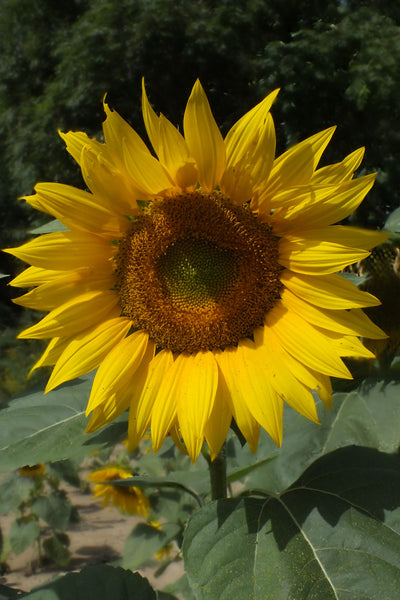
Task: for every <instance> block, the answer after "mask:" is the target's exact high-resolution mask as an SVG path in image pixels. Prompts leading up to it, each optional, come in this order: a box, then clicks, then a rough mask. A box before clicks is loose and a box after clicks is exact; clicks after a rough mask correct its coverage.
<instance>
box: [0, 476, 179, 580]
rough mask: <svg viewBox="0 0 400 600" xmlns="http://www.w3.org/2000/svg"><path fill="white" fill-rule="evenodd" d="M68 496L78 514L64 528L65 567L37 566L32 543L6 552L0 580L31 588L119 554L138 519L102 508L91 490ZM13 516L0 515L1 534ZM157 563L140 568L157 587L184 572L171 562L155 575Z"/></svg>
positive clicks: (73, 491)
mask: <svg viewBox="0 0 400 600" xmlns="http://www.w3.org/2000/svg"><path fill="white" fill-rule="evenodd" d="M68 497H69V499H70V501H71V502H72V504H73V506H74V507H76V509H77V510H78V513H79V517H80V520H79V522H78V523H73V524H71V525H70V527H69V528H68V530H67V533H68V536H69V538H70V541H71V544H70V551H71V553H72V561H71V564H70V567H69V569H68V571H65V570H62V569H60V568H58V567H57V566H55V565H46V564H44V565H42V566H39V567H37V565H35V563H36V554H35V549H34V548H33V547H32V548H28V549H27V550H26V551H25V552H23V553H22V554H20V555H19V556H14V555H11V556H9V558H8V559H7V565H8V567H9V571H8V573H6V574H5V575H4V576H3V577H0V583H1V584H3V585H7V586H10V587H15V588H17V589H21V590H23V591H31V590H32V588H34V587H36V586H38V585H40V584H42V583H45V582H47V581H49V580H50V579H53V578H54V577H57V576H58V575H63V574H65V573H67V572H70V571H75V570H80V569H82V568H83V567H84V566H87V565H94V564H98V563H102V562H109V561H113V560H116V559H118V558H119V557H120V556H121V555H122V552H123V549H124V545H125V539H126V538H127V536H128V535H129V533H130V531H131V530H132V529H133V527H134V525H135V524H136V523H137V522H138V520H139V519H138V518H137V517H132V516H125V515H122V514H121V513H120V512H119V511H118V510H117V509H116V508H114V507H110V508H108V507H106V508H102V507H101V506H100V503H99V502H97V501H95V500H94V499H93V497H92V496H91V495H90V494H82V493H81V492H79V491H77V490H75V489H72V488H71V489H70V490H68ZM13 519H14V517H8V516H5V517H0V527H1V530H2V532H3V535H4V536H7V535H8V532H9V528H10V525H11V522H12V521H13ZM157 566H158V563H157V562H156V561H153V562H152V563H149V566H147V567H146V568H144V569H141V571H140V572H141V574H142V575H143V576H144V577H147V578H148V579H149V581H150V583H151V584H152V585H153V586H154V587H155V588H156V589H162V588H163V587H164V586H166V585H167V584H168V583H171V582H173V581H175V580H176V579H178V578H179V577H180V576H181V575H182V573H183V567H182V564H181V563H173V564H171V565H170V566H169V567H168V568H167V569H166V570H165V571H164V572H163V573H162V575H160V576H159V577H156V576H155V571H156V569H157Z"/></svg>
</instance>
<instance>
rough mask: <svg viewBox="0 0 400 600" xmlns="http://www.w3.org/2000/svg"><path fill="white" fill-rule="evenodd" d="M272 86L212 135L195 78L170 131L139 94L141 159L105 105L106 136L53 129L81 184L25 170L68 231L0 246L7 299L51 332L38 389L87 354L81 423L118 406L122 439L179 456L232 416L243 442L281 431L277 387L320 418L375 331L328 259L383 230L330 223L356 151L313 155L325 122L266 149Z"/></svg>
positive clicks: (354, 198)
mask: <svg viewBox="0 0 400 600" xmlns="http://www.w3.org/2000/svg"><path fill="white" fill-rule="evenodd" d="M277 94H278V90H275V91H274V92H272V93H271V94H269V95H268V96H267V97H266V98H265V99H264V100H262V101H261V102H260V103H259V104H257V105H256V106H255V107H254V108H253V109H251V110H250V111H249V112H248V113H246V114H245V115H244V116H243V117H242V118H241V119H239V121H238V122H237V123H236V124H235V125H233V127H232V128H231V130H230V131H229V132H228V134H227V136H226V137H225V139H224V138H223V137H222V135H221V133H220V130H219V128H218V126H217V124H216V122H215V120H214V117H213V115H212V112H211V108H210V105H209V103H208V100H207V97H206V95H205V92H204V90H203V88H202V86H201V84H200V82H199V81H197V82H196V83H195V85H194V87H193V90H192V92H191V94H190V97H189V99H188V102H187V106H186V110H185V113H184V118H183V134H182V133H181V132H180V130H179V129H177V128H176V127H174V126H173V125H172V123H171V122H170V121H168V120H167V119H166V118H165V117H164V116H163V115H162V114H161V115H160V116H158V115H157V114H156V113H155V111H154V110H153V108H152V107H151V105H150V103H149V101H148V99H147V95H146V92H145V89H144V86H143V95H142V110H143V118H144V122H145V126H146V130H147V134H148V137H149V139H150V142H151V144H152V146H153V150H154V153H155V155H157V158H156V157H155V156H154V154H153V153H151V152H150V150H149V149H148V148H147V146H146V145H145V143H144V142H143V141H142V140H141V138H140V137H139V135H138V134H137V133H136V132H135V131H134V130H133V129H132V128H131V127H130V126H129V125H128V123H127V122H126V121H124V119H123V118H122V117H121V116H120V115H119V114H118V113H117V112H115V111H113V110H110V108H109V107H108V105H107V104H105V105H104V109H105V113H106V120H105V122H104V124H103V133H104V143H100V142H98V141H96V140H94V139H90V138H89V137H88V136H87V135H86V134H85V133H82V132H68V133H66V134H64V133H62V134H61V137H62V138H63V139H64V140H65V142H66V144H67V150H68V151H69V152H70V154H71V155H72V156H73V157H74V158H75V159H76V161H77V162H78V163H79V165H80V167H81V170H82V174H83V177H84V179H85V183H86V185H87V187H88V188H89V190H90V192H87V191H83V190H79V189H76V188H73V187H71V186H68V185H64V184H60V183H39V184H37V185H36V187H35V191H36V194H35V195H33V196H29V197H27V198H26V201H27V202H28V203H29V204H30V205H31V206H33V207H34V208H36V209H38V210H41V211H43V212H46V213H49V214H51V215H53V216H54V217H56V218H57V219H59V220H60V221H61V222H62V223H63V224H64V225H65V226H66V227H67V228H68V231H62V232H59V233H50V234H46V235H42V236H40V237H38V238H36V239H34V240H32V241H30V242H28V243H26V244H24V245H23V246H21V247H20V248H16V249H8V250H7V251H8V252H10V253H11V254H13V255H15V256H17V257H19V258H21V259H22V260H24V261H26V262H27V263H30V264H31V265H32V266H31V267H30V268H28V269H27V270H26V271H25V272H24V273H22V274H21V275H19V276H18V277H17V278H16V279H14V281H13V285H16V286H21V287H33V286H36V287H35V289H33V290H31V291H29V292H28V293H27V294H25V295H24V296H22V297H21V298H18V299H17V300H16V302H17V303H18V304H21V305H22V306H27V307H30V308H34V309H38V310H41V311H43V310H48V311H50V312H49V314H48V315H47V316H45V317H44V318H43V319H42V320H41V321H40V322H39V323H37V324H36V325H34V326H32V327H29V328H28V329H26V330H25V331H23V332H22V333H21V334H20V336H19V337H21V338H49V339H50V342H49V345H48V347H47V349H46V351H45V352H44V354H43V356H42V357H41V358H40V360H39V361H38V362H37V363H36V365H35V366H34V368H36V367H39V366H45V365H54V369H53V372H52V375H51V377H50V380H49V382H48V385H47V388H46V391H49V390H51V389H53V388H54V387H56V386H58V385H60V384H61V383H63V382H65V381H68V380H70V379H73V378H75V377H79V376H80V375H82V374H84V373H87V372H89V371H91V370H93V369H96V368H98V370H97V373H96V377H95V379H94V383H93V386H92V391H91V395H90V398H89V402H88V406H87V414H88V415H89V413H91V418H90V422H89V424H88V427H87V431H94V430H96V429H98V428H99V427H102V426H103V425H105V424H107V423H109V422H110V421H112V420H113V419H115V418H116V417H118V416H119V415H120V414H121V413H123V412H124V411H125V410H127V409H129V426H128V437H129V450H130V451H131V450H133V449H134V448H135V447H136V446H137V445H138V443H139V441H140V440H141V439H142V438H143V436H144V435H145V433H146V432H147V431H148V430H149V429H150V431H151V438H152V443H153V449H154V451H157V450H158V449H159V448H160V447H161V445H162V444H163V442H164V440H165V438H166V436H167V435H171V436H172V437H173V438H174V440H175V441H176V443H177V445H178V446H180V447H182V448H183V447H184V448H186V450H187V452H188V454H189V455H190V458H191V460H192V461H195V460H196V459H197V457H198V455H199V453H200V450H201V448H202V445H203V442H204V440H205V441H206V442H207V444H208V446H209V449H210V453H211V457H212V458H214V457H215V456H216V455H217V454H218V452H219V450H220V449H221V447H222V444H223V443H224V440H225V438H226V435H227V432H228V430H229V427H230V424H231V421H232V418H234V419H235V421H236V424H237V426H238V427H239V429H240V430H241V432H242V434H243V436H244V437H245V438H246V440H247V442H248V444H249V446H250V448H251V450H252V451H255V450H256V448H257V444H258V438H259V433H260V427H263V428H264V429H265V430H266V431H267V432H268V433H269V434H270V435H271V437H272V439H273V440H274V441H275V442H276V444H278V445H280V444H281V442H282V423H283V407H284V402H285V403H287V404H289V405H290V406H291V407H292V408H294V409H295V410H297V411H298V412H300V413H301V414H302V415H304V416H305V417H307V418H309V419H311V420H313V421H315V422H318V415H317V411H316V407H315V402H314V396H313V393H312V392H313V391H316V392H317V393H318V395H319V397H320V398H321V400H322V401H323V402H324V403H325V404H326V406H327V407H328V408H329V407H330V404H331V399H332V389H331V384H330V376H334V377H343V378H348V379H351V377H352V376H351V373H350V372H349V370H348V368H347V367H346V365H345V364H344V362H343V360H342V358H343V357H348V356H350V357H372V356H373V354H372V352H370V351H369V350H367V349H366V348H365V347H364V346H363V345H362V343H361V342H360V340H359V336H362V337H367V338H374V339H382V338H383V337H385V334H384V333H383V332H382V331H381V330H380V329H379V328H378V327H377V326H375V325H374V324H373V323H372V322H371V321H370V319H369V318H368V317H367V316H366V315H365V314H364V313H363V312H362V310H361V309H362V307H367V306H374V305H377V304H379V302H378V301H377V300H376V298H374V297H373V296H372V295H371V294H368V293H367V292H363V291H361V290H359V289H357V288H356V287H355V286H354V285H352V284H351V283H350V282H348V281H346V280H345V279H344V278H343V277H341V276H340V275H337V274H336V273H337V271H340V270H342V269H343V268H345V267H346V266H347V265H350V264H352V263H355V262H357V261H359V260H361V259H363V258H365V257H366V256H368V255H369V249H370V248H372V247H373V246H375V245H377V244H380V243H382V242H383V241H384V240H385V239H386V238H387V236H386V234H382V233H379V232H375V231H365V230H362V229H359V228H355V227H345V226H342V225H335V223H338V222H340V221H342V220H343V219H345V218H346V217H347V216H349V215H350V214H351V213H352V212H353V211H354V210H355V209H356V208H357V207H358V206H359V204H360V203H361V202H362V200H363V198H364V197H365V195H366V194H367V192H368V191H369V190H370V188H371V187H372V185H373V183H374V175H365V176H363V177H359V178H356V179H354V178H353V177H354V173H355V171H356V169H357V168H358V167H359V165H360V163H361V161H362V157H363V153H364V150H363V149H362V148H360V149H359V150H356V151H355V152H353V153H351V154H350V155H349V156H347V157H345V158H344V159H343V160H342V161H341V162H339V163H337V164H333V165H327V166H324V167H322V168H318V163H319V161H320V159H321V156H322V154H323V152H324V150H325V148H326V146H327V145H328V143H329V141H330V139H331V137H332V135H333V133H334V129H335V128H334V127H331V128H329V129H326V130H325V131H321V132H320V133H316V134H314V135H312V136H311V137H309V138H308V139H306V140H304V141H302V142H300V143H299V144H297V145H295V146H293V147H292V148H290V149H289V150H288V151H287V152H285V153H284V154H282V155H281V156H279V157H277V158H275V129H274V123H273V119H272V116H271V114H270V108H271V106H272V104H273V102H274V100H275V98H276V96H277Z"/></svg>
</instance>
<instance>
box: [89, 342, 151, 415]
mask: <svg viewBox="0 0 400 600" xmlns="http://www.w3.org/2000/svg"><path fill="white" fill-rule="evenodd" d="M148 341H149V336H148V334H147V333H146V332H144V331H136V332H135V333H133V334H132V335H130V336H128V337H126V338H125V339H123V340H122V341H121V342H119V344H117V345H116V346H114V348H113V349H112V350H111V351H110V352H109V353H108V354H107V356H106V357H105V359H104V360H103V362H102V363H101V365H100V367H99V369H98V371H97V373H96V377H95V378H94V382H93V386H92V391H91V394H90V398H89V402H88V405H87V408H86V415H88V414H89V412H90V411H92V410H93V409H94V408H96V407H98V406H100V405H101V404H102V403H103V402H107V399H108V398H110V397H112V395H113V394H116V396H117V397H118V392H119V390H120V389H123V388H124V386H125V385H126V383H127V382H128V381H129V380H130V379H131V378H132V376H133V375H134V374H135V372H136V371H137V369H138V368H139V367H140V366H141V363H142V359H143V356H144V353H145V351H146V348H147V344H148ZM117 403H118V402H117Z"/></svg>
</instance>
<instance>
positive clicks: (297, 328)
mask: <svg viewBox="0 0 400 600" xmlns="http://www.w3.org/2000/svg"><path fill="white" fill-rule="evenodd" d="M265 326H266V327H270V328H271V329H272V331H273V332H274V333H275V334H276V336H277V337H278V338H279V340H280V342H281V344H282V346H283V347H284V348H285V349H286V350H287V352H289V353H290V354H291V355H292V356H294V358H296V359H297V360H299V361H300V362H302V363H303V364H305V365H306V366H308V367H310V368H311V369H314V370H315V371H319V372H320V373H323V374H324V375H330V376H335V377H342V378H344V379H352V376H351V373H350V372H349V370H348V369H347V367H346V366H345V365H344V363H343V362H342V360H341V359H340V357H339V355H338V354H337V352H336V351H335V349H334V348H332V346H331V344H330V343H329V339H328V337H327V336H325V335H323V334H322V333H320V331H318V330H317V329H316V328H315V327H313V326H312V325H310V324H309V323H307V322H306V321H304V319H302V318H301V317H299V316H298V315H297V314H296V313H294V312H291V311H288V310H287V309H286V308H285V307H284V306H283V305H282V304H281V303H279V304H277V305H276V306H275V307H274V308H273V309H272V310H271V311H270V312H269V313H267V316H266V318H265Z"/></svg>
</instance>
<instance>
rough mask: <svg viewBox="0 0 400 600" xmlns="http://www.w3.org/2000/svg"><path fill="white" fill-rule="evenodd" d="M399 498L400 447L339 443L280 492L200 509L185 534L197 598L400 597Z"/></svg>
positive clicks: (308, 599)
mask: <svg viewBox="0 0 400 600" xmlns="http://www.w3.org/2000/svg"><path fill="white" fill-rule="evenodd" d="M399 506H400V458H399V456H398V455H389V454H384V453H382V452H379V451H377V450H374V449H371V448H359V447H348V448H342V449H340V450H336V451H334V452H331V453H329V454H327V455H326V456H323V457H322V458H320V459H319V460H317V461H316V462H315V463H314V464H313V465H312V466H311V467H310V468H309V469H307V471H306V472H305V473H304V474H303V476H302V477H301V478H300V479H299V480H298V481H297V482H296V483H295V484H294V485H293V486H291V488H289V489H288V490H286V491H285V492H283V493H282V494H280V495H276V496H267V495H266V496H265V498H255V497H248V498H244V499H230V500H221V501H218V502H213V503H211V504H209V505H207V506H205V507H204V508H201V509H200V510H198V511H197V512H196V513H195V514H194V515H193V517H192V518H191V519H190V521H189V524H188V527H187V529H186V532H185V536H184V544H183V556H184V560H185V566H186V570H187V573H188V576H189V580H190V582H191V584H192V586H193V587H194V589H195V591H196V594H197V597H198V598H199V599H200V600H203V599H206V598H207V600H228V599H231V598H246V600H294V599H296V600H311V599H313V600H382V599H383V598H388V599H389V598H390V599H394V598H398V597H399V590H400V534H399V531H400V527H399V523H400V520H399V519H400V509H399ZM396 523H397V526H396V525H395V524H396Z"/></svg>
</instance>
